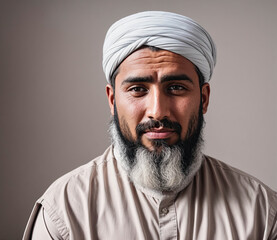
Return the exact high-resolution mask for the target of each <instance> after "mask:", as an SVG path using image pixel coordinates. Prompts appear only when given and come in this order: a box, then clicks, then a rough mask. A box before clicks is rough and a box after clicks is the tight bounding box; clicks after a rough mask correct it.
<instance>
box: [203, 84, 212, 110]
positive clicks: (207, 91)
mask: <svg viewBox="0 0 277 240" xmlns="http://www.w3.org/2000/svg"><path fill="white" fill-rule="evenodd" d="M209 99H210V84H209V83H204V84H203V86H202V106H203V114H205V113H206V112H207V111H208V106H209Z"/></svg>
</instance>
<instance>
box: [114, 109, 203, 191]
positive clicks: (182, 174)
mask: <svg viewBox="0 0 277 240" xmlns="http://www.w3.org/2000/svg"><path fill="white" fill-rule="evenodd" d="M114 113H115V114H114V118H113V120H112V121H111V123H110V135H111V139H112V143H113V145H114V155H115V157H116V159H117V160H118V161H119V162H120V164H121V166H122V167H123V168H124V169H125V170H126V171H127V174H128V175H129V177H130V179H131V180H132V181H133V182H134V183H135V184H136V185H138V186H141V187H143V188H148V189H151V190H154V191H157V192H172V191H179V190H181V189H183V188H185V187H186V186H187V185H188V183H189V182H190V180H191V179H192V177H193V176H194V175H195V173H196V172H197V171H198V169H199V168H200V165H201V163H202V152H201V148H202V145H203V138H202V129H203V124H204V118H203V113H202V105H200V107H199V111H198V116H197V115H196V114H195V115H193V116H192V117H191V118H190V120H189V124H188V130H187V133H186V136H185V138H184V139H183V140H182V139H181V131H182V127H181V125H180V124H179V123H177V122H172V121H170V120H168V119H163V120H161V121H156V120H149V121H148V122H145V123H140V124H138V126H137V127H136V135H137V139H132V135H131V131H130V129H129V127H128V124H127V122H126V120H125V119H124V118H121V124H120V123H119V118H118V114H117V110H116V105H115V107H114ZM161 126H163V127H165V128H170V129H173V130H174V131H175V132H176V133H177V134H178V136H179V138H178V141H177V142H176V143H175V144H173V145H169V144H167V143H166V141H165V140H163V139H154V140H152V141H151V142H152V145H153V146H154V150H149V149H148V148H146V147H145V146H144V145H143V144H142V141H141V136H142V135H143V133H145V131H146V130H149V129H151V128H154V127H155V128H158V127H161Z"/></svg>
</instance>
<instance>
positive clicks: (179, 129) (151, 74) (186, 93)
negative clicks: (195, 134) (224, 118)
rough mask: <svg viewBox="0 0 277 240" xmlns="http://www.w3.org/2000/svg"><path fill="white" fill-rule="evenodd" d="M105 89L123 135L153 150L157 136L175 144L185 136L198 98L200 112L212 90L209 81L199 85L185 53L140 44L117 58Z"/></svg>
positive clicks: (159, 139)
mask: <svg viewBox="0 0 277 240" xmlns="http://www.w3.org/2000/svg"><path fill="white" fill-rule="evenodd" d="M200 89H201V90H200ZM106 92H107V96H108V99H109V105H110V109H111V113H112V115H114V114H115V103H116V111H117V114H118V120H119V125H120V128H121V131H122V134H123V135H124V136H125V137H126V138H128V139H129V140H131V141H134V142H136V141H140V142H141V144H142V145H143V146H145V147H146V148H147V149H149V150H155V148H156V147H157V144H156V143H157V141H163V142H166V143H167V144H168V145H174V144H175V143H176V142H178V140H184V139H185V138H186V137H187V135H188V131H189V130H191V129H189V128H190V127H191V126H190V123H191V122H197V121H193V119H194V118H195V116H198V111H199V107H200V103H201V101H202V111H203V114H205V113H206V111H207V107H208V102H209V92H210V89H209V85H208V84H207V83H206V84H204V85H203V86H202V88H200V86H199V79H198V75H197V72H196V70H195V66H194V65H193V64H192V63H191V62H190V61H189V60H187V59H186V58H184V57H182V56H180V55H178V54H175V53H172V52H169V51H165V50H160V51H152V50H150V49H148V48H143V49H140V50H137V51H136V52H134V53H133V54H131V55H130V56H129V57H127V58H126V59H125V60H124V61H123V62H122V63H121V65H120V67H119V72H118V74H117V76H116V79H115V89H113V88H112V86H111V85H107V87H106ZM201 93H202V94H201ZM152 120H154V121H152ZM151 121H152V122H154V123H155V122H160V123H165V124H150V125H149V124H148V123H149V122H151ZM170 123H172V124H170ZM144 125H147V128H145V127H144ZM172 125H173V126H172ZM194 127H196V126H194ZM140 128H141V131H139V129H140ZM145 129H147V130H145Z"/></svg>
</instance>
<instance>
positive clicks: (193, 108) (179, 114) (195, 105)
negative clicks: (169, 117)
mask: <svg viewBox="0 0 277 240" xmlns="http://www.w3.org/2000/svg"><path fill="white" fill-rule="evenodd" d="M199 104H200V102H199V101H196V100H194V101H179V102H178V103H175V104H174V105H173V106H174V107H173V108H172V111H174V112H173V114H174V116H175V118H176V120H177V122H178V123H180V124H181V126H182V133H181V138H182V139H183V138H184V137H185V136H186V133H187V130H188V126H189V123H190V120H191V119H192V118H193V117H194V116H198V110H199Z"/></svg>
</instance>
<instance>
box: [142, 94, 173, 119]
mask: <svg viewBox="0 0 277 240" xmlns="http://www.w3.org/2000/svg"><path fill="white" fill-rule="evenodd" d="M169 105H170V101H169V99H168V98H167V96H166V95H165V94H164V93H163V92H162V91H161V90H160V89H153V90H152V91H150V93H149V94H148V101H147V106H146V107H147V110H146V115H147V117H148V118H150V119H154V120H162V119H164V118H169V117H170V106H169Z"/></svg>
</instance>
